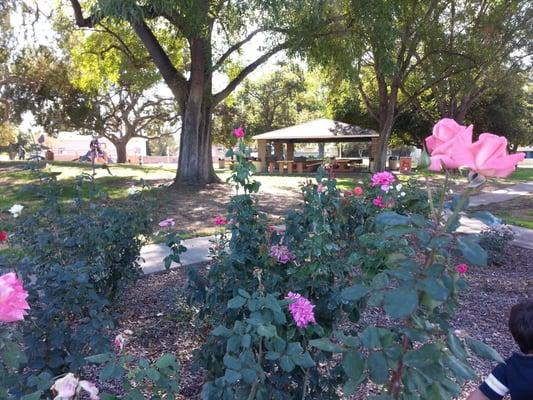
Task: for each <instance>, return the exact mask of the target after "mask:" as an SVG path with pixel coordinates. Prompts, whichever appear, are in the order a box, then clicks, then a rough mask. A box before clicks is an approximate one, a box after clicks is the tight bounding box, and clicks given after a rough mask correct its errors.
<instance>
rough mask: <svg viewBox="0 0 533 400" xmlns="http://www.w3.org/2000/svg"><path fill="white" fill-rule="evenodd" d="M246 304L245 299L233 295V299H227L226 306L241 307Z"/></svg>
mask: <svg viewBox="0 0 533 400" xmlns="http://www.w3.org/2000/svg"><path fill="white" fill-rule="evenodd" d="M244 304H246V299H245V298H244V297H242V296H235V297H234V298H233V299H231V300H230V301H228V308H241V307H242V306H243V305H244Z"/></svg>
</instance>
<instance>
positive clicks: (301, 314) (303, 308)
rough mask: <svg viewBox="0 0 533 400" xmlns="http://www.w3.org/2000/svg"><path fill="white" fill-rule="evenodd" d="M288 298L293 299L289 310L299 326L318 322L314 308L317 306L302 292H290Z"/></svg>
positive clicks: (303, 326)
mask: <svg viewBox="0 0 533 400" xmlns="http://www.w3.org/2000/svg"><path fill="white" fill-rule="evenodd" d="M285 298H286V299H290V300H293V302H292V303H291V304H289V312H290V313H291V315H292V318H293V319H294V322H295V323H296V326H297V327H298V328H305V327H307V325H309V324H316V321H315V314H314V312H313V308H315V306H314V305H313V303H311V302H310V301H309V300H308V299H306V298H305V297H303V296H302V295H301V294H298V293H293V292H289V293H288V294H287V296H286V297H285Z"/></svg>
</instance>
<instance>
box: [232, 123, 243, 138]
mask: <svg viewBox="0 0 533 400" xmlns="http://www.w3.org/2000/svg"><path fill="white" fill-rule="evenodd" d="M233 136H235V137H236V138H239V139H241V138H243V137H244V128H243V127H242V126H240V127H238V128H236V129H234V130H233Z"/></svg>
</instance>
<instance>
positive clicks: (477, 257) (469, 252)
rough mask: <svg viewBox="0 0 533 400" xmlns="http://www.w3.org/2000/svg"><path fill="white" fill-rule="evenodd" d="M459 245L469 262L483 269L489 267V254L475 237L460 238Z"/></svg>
mask: <svg viewBox="0 0 533 400" xmlns="http://www.w3.org/2000/svg"><path fill="white" fill-rule="evenodd" d="M457 244H458V246H459V250H461V253H463V256H464V257H465V258H466V259H467V260H468V262H470V263H471V264H474V265H479V266H481V267H485V266H487V252H486V251H485V249H483V247H481V246H480V245H479V244H478V243H477V241H476V239H475V238H474V237H472V236H462V237H459V238H457Z"/></svg>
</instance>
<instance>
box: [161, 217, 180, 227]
mask: <svg viewBox="0 0 533 400" xmlns="http://www.w3.org/2000/svg"><path fill="white" fill-rule="evenodd" d="M174 225H176V223H175V222H174V219H172V218H167V219H164V220H163V221H161V222H160V223H159V226H160V227H161V228H170V227H171V226H174Z"/></svg>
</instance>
